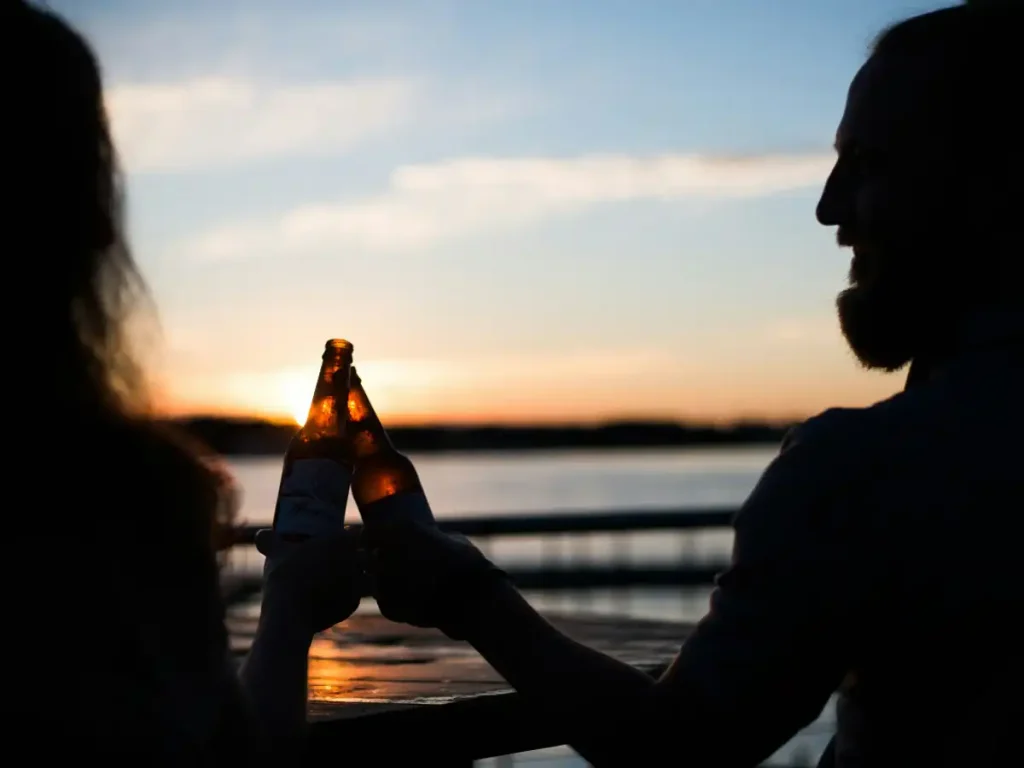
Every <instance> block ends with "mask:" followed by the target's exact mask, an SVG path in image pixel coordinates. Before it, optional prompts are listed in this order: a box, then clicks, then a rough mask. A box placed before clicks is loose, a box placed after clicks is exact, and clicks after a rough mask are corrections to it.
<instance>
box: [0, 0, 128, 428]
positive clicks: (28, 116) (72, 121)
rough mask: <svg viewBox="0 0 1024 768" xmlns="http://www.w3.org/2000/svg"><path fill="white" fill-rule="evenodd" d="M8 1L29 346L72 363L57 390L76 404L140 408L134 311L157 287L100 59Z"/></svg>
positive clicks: (78, 40)
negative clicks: (131, 332)
mask: <svg viewBox="0 0 1024 768" xmlns="http://www.w3.org/2000/svg"><path fill="white" fill-rule="evenodd" d="M0 6H2V9H3V10H2V11H0V13H2V15H3V23H2V24H0V30H2V31H0V37H2V38H3V41H2V46H3V48H4V49H5V50H6V51H7V52H8V53H9V54H13V55H12V56H11V60H10V64H9V65H8V66H4V67H0V70H2V71H0V77H2V78H3V80H4V84H3V87H4V93H5V102H6V104H5V112H6V113H7V114H8V115H10V116H11V119H10V120H9V121H8V120H5V122H7V128H8V130H9V131H10V133H9V134H8V135H9V136H10V137H11V138H10V140H9V141H10V143H9V145H8V147H9V150H8V153H9V154H10V156H11V162H10V165H9V166H8V170H7V171H5V174H4V175H5V180H4V181H3V183H4V184H5V185H6V186H8V188H9V189H8V195H6V197H8V199H9V202H6V203H5V205H4V209H5V213H4V218H5V221H4V222H3V231H4V232H5V233H6V237H5V239H6V241H7V245H8V247H9V248H12V251H11V252H9V254H8V257H7V259H5V261H6V262H7V268H8V269H9V270H10V271H12V272H20V273H22V274H21V275H20V276H21V278H22V279H20V280H14V281H11V283H12V284H13V285H16V286H18V288H19V290H22V291H24V293H25V295H24V296H20V297H17V298H18V299H20V300H21V303H22V306H23V307H24V306H25V305H27V306H28V307H30V309H29V311H28V312H26V311H25V309H22V310H21V311H22V313H23V317H22V320H23V322H22V323H20V324H19V326H20V327H19V333H24V334H25V336H24V338H23V339H22V341H24V342H25V347H26V348H25V352H26V353H27V354H28V356H29V358H30V359H32V358H34V357H35V356H36V355H40V356H43V357H45V358H46V359H48V360H51V361H53V364H56V365H57V366H59V367H60V369H61V372H62V375H61V377H60V378H61V381H60V385H59V386H58V387H55V391H54V392H53V395H54V396H55V397H57V398H58V400H59V401H60V402H61V404H62V405H63V406H64V407H65V408H67V407H70V408H72V409H74V410H76V411H78V410H79V409H81V412H84V413H93V412H97V411H104V412H114V413H125V412H128V411H131V410H135V409H137V408H139V407H140V406H142V405H143V404H144V387H143V381H142V377H141V375H140V372H139V369H138V366H137V365H136V362H135V359H134V357H133V355H132V352H131V349H130V345H129V341H128V321H129V319H130V317H131V316H132V312H133V310H135V309H141V306H140V303H141V301H142V300H144V299H145V296H146V291H145V285H144V283H143V281H142V279H141V277H140V275H139V273H138V271H137V269H136V266H135V263H134V261H133V260H132V256H131V253H130V251H129V249H128V244H127V242H126V239H125V233H124V225H123V220H122V202H123V201H122V190H121V183H120V175H119V172H118V168H117V158H116V153H115V151H114V146H113V142H112V140H111V135H110V129H109V126H108V123H107V116H106V112H105V110H104V106H103V91H102V82H101V77H100V70H99V65H98V63H97V60H96V57H95V56H94V54H93V53H92V51H91V50H90V48H89V45H88V44H87V43H86V41H85V40H84V39H83V38H82V37H81V36H80V35H79V34H78V33H76V32H75V31H74V30H72V29H71V28H70V27H69V26H68V25H67V24H65V23H64V22H63V21H62V20H61V19H59V18H58V17H57V16H55V15H54V14H52V13H49V12H47V11H45V10H41V9H39V8H36V7H33V6H30V5H28V4H27V3H24V2H22V1H21V0H2V2H0ZM15 261H16V263H12V262H15ZM9 285H10V284H9ZM9 290H10V287H9ZM37 383H38V382H37Z"/></svg>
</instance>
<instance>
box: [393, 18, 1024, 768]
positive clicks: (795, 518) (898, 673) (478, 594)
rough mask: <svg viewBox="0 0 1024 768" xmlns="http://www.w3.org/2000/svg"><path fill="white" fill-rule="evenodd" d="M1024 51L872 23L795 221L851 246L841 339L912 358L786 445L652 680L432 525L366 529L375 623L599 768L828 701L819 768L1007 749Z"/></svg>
mask: <svg viewBox="0 0 1024 768" xmlns="http://www.w3.org/2000/svg"><path fill="white" fill-rule="evenodd" d="M1021 40H1024V8H1022V5H1021V4H1020V3H1006V2H1004V3H985V4H983V5H978V6H975V5H974V4H971V5H970V6H958V7H953V8H948V9H943V10H939V11H936V12H933V13H929V14H924V15H921V16H917V17H914V18H911V19H909V20H907V21H904V22H902V23H900V24H898V25H896V26H895V27H893V28H891V29H889V30H888V31H887V32H885V33H884V34H883V35H882V36H881V38H880V39H879V40H878V42H877V43H876V45H875V47H874V50H873V52H872V54H871V56H870V58H869V60H868V61H867V63H866V64H865V65H864V66H863V67H862V68H861V70H860V71H859V72H858V73H857V75H856V77H855V79H854V80H853V83H852V85H851V87H850V90H849V96H848V100H847V105H846V110H845V113H844V115H843V117H842V121H841V124H840V126H839V129H838V135H837V137H836V148H837V151H838V160H837V162H836V165H835V168H834V170H833V172H832V173H831V175H830V177H829V179H828V182H827V184H826V186H825V189H824V192H823V194H822V197H821V201H820V203H819V205H818V210H817V214H818V219H819V220H820V222H821V223H822V224H825V225H828V226H836V227H838V239H839V242H840V244H841V245H843V246H848V247H852V249H853V259H852V265H851V269H850V285H849V287H848V288H847V289H846V290H844V291H843V292H842V293H841V294H840V296H839V299H838V302H837V305H838V311H839V318H840V322H841V326H842V330H843V333H844V335H845V337H846V339H847V340H848V342H849V345H850V347H851V349H852V350H853V352H854V353H855V355H856V357H857V358H858V359H859V360H860V362H861V363H862V364H863V365H865V366H867V367H869V368H872V369H882V370H885V371H896V370H899V369H901V368H903V367H904V366H906V365H907V364H908V363H909V364H910V374H909V376H908V382H907V387H906V388H905V390H904V391H903V392H901V393H899V394H897V395H895V396H894V397H891V398H889V399H887V400H885V401H883V402H880V403H877V404H875V405H873V406H871V407H868V408H844V409H839V408H836V409H830V410H827V411H825V412H824V413H821V414H819V415H818V416H816V417H814V418H811V419H809V420H808V421H806V422H805V423H803V424H802V425H800V426H799V427H797V428H795V429H794V430H792V431H791V433H790V434H789V435H787V437H786V439H785V441H784V443H783V446H782V450H781V452H780V454H779V456H778V457H777V458H776V459H775V460H774V461H773V462H772V464H771V465H770V466H769V467H768V469H767V470H766V471H765V473H764V475H763V476H762V478H761V479H760V481H759V482H758V484H757V486H756V488H755V489H754V491H753V492H752V493H751V495H750V497H749V498H748V499H747V501H746V502H745V503H744V505H743V507H742V509H741V510H740V512H739V514H738V516H737V518H736V521H735V533H736V537H735V544H734V551H733V560H732V564H731V566H730V568H729V569H728V570H727V571H726V572H725V573H723V574H722V575H721V576H720V577H719V579H718V581H717V585H716V589H715V591H714V593H713V597H712V601H711V608H710V611H709V612H708V614H707V616H706V617H705V618H704V619H703V620H702V621H701V622H700V623H699V625H698V626H697V628H696V630H695V632H694V633H693V634H692V635H691V636H690V637H689V638H687V640H686V642H685V643H684V644H683V646H682V648H681V650H680V652H679V654H678V656H677V658H676V659H675V660H674V662H673V663H672V664H671V665H670V667H669V669H668V670H667V671H666V672H665V674H664V675H663V676H662V677H661V678H660V679H658V680H654V679H652V678H650V677H649V676H646V675H643V674H641V673H639V672H638V671H636V670H634V669H632V668H630V667H628V666H626V665H624V664H621V663H619V662H617V661H614V660H612V659H610V658H608V657H607V656H604V655H602V654H599V653H596V652H595V651H593V650H591V649H589V648H585V647H583V646H581V645H579V644H577V643H575V642H574V641H572V640H571V639H569V638H567V637H565V636H563V635H561V634H559V633H558V632H557V631H556V630H555V629H553V628H552V627H551V626H550V625H549V624H547V622H545V621H544V620H543V618H541V617H540V616H539V615H538V614H537V613H536V612H535V611H533V609H532V608H531V607H530V606H529V605H528V604H527V603H526V601H525V600H523V599H522V598H521V597H520V596H519V595H518V594H517V593H516V591H515V590H514V589H513V587H512V586H511V585H510V584H509V583H508V582H507V580H505V579H503V578H501V576H500V575H498V576H495V575H493V574H495V571H494V569H493V568H489V563H488V561H487V560H486V559H485V558H484V557H483V556H482V555H481V554H480V553H479V552H478V551H477V550H476V549H475V548H473V547H472V545H470V544H468V543H467V542H465V541H461V540H458V539H455V538H453V537H448V536H445V535H444V534H441V533H439V532H437V531H432V530H426V529H415V528H411V527H407V528H403V529H400V530H399V529H395V530H392V531H390V532H388V534H387V535H384V536H380V537H379V541H378V542H377V545H378V546H379V550H378V551H377V552H376V558H377V564H376V566H375V570H376V580H377V587H376V595H377V598H378V603H379V605H380V607H381V610H382V612H383V613H384V614H385V615H386V616H388V617H390V618H392V619H395V620H399V621H405V622H409V623H414V624H420V625H431V626H439V627H440V628H441V629H442V630H444V631H445V632H448V633H449V634H450V635H452V636H455V637H462V638H465V639H467V640H468V641H469V642H470V643H472V644H473V645H474V646H475V647H476V648H477V649H478V650H479V651H480V652H481V653H482V654H483V656H484V657H485V658H486V659H487V660H488V661H489V662H490V663H491V664H492V665H493V666H494V667H495V669H496V670H497V671H498V672H499V673H501V674H502V676H503V677H505V679H506V680H508V681H509V683H511V684H512V685H513V686H514V687H515V688H516V689H517V690H518V691H519V692H520V693H521V694H522V695H523V697H524V699H525V700H527V701H528V702H530V703H531V704H532V705H533V706H534V707H536V708H537V710H538V711H540V712H541V713H543V715H544V716H546V717H547V718H549V719H555V720H560V722H562V723H563V724H564V727H565V729H566V731H565V732H566V738H567V741H568V742H569V743H570V744H572V746H574V747H575V748H576V749H577V750H578V751H579V752H580V753H581V754H582V755H583V756H584V757H586V758H587V759H588V760H590V761H591V762H592V763H593V764H595V765H598V766H603V765H656V764H662V762H663V761H669V760H671V762H672V763H676V764H681V765H699V766H711V765H728V766H744V765H745V766H754V765H757V764H759V762H760V761H763V760H765V759H766V758H768V757H769V756H770V755H771V754H773V752H775V751H776V750H777V749H778V748H779V747H780V746H782V745H783V744H784V743H785V742H786V741H788V740H789V739H790V738H791V737H792V736H793V735H794V734H795V733H796V732H797V731H798V730H799V729H801V728H802V727H804V726H806V725H807V724H809V723H811V722H812V721H813V720H815V719H816V718H817V717H818V715H819V713H820V712H821V710H822V708H823V706H824V705H825V704H826V703H827V701H828V700H829V699H830V697H831V696H832V695H833V693H834V692H836V691H838V692H839V699H838V704H837V715H838V728H837V733H836V735H835V737H834V738H833V740H832V742H831V744H830V746H829V748H828V749H827V750H826V752H825V754H824V755H823V756H822V758H821V762H820V765H822V766H825V765H828V766H842V768H851V767H852V766H889V765H892V766H935V765H951V766H952V765H957V766H968V765H971V766H983V765H984V766H990V765H1004V764H1005V765H1009V764H1011V761H1010V758H1011V755H1013V756H1016V757H1017V759H1019V755H1016V752H1017V751H1018V749H1017V748H1016V746H1015V744H1014V743H1013V741H1014V740H1013V739H1012V738H1011V733H1012V732H1011V730H1010V724H1011V722H1012V723H1014V724H1016V723H1017V722H1019V719H1020V717H1019V716H1020V714H1021V711H1020V710H1021V707H1020V703H1019V702H1020V691H1021V685H1022V683H1024V675H1022V670H1021V666H1022V650H1021V649H1022V645H1021V637H1020V634H1021V633H1020V630H1019V629H1018V628H1017V627H1018V626H1019V615H1018V614H1019V613H1020V612H1021V609H1022V608H1024V577H1022V572H1021V568H1020V567H1019V566H1018V565H1017V562H1018V550H1019V547H1020V542H1021V541H1024V535H1022V534H1024V525H1022V518H1024V515H1022V512H1024V469H1022V467H1021V466H1020V457H1021V442H1020V441H1021V439H1022V435H1024V406H1022V398H1024V280H1022V277H1024V275H1022V265H1024V253H1022V252H1021V246H1020V242H1021V239H1020V231H1019V224H1020V222H1021V214H1020V211H1021V209H1022V204H1024V194H1022V192H1021V189H1022V184H1021V180H1022V179H1024V167H1022V151H1021V141H1020V130H1019V127H1018V124H1017V122H1016V121H1015V120H1014V119H1013V117H1014V115H1013V111H1014V110H1015V109H1016V107H1017V103H1016V102H1018V101H1019V100H1020V95H1021V93H1022V92H1024V88H1022V84H1024V77H1022V75H1024V72H1022V61H1024V58H1022V55H1021V53H1020V52H1019V49H1018V45H1019V44H1020V42H1021ZM1011 718H1013V719H1012V720H1011ZM1013 764H1019V763H1016V762H1014V763H1013Z"/></svg>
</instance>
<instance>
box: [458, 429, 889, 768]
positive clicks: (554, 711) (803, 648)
mask: <svg viewBox="0 0 1024 768" xmlns="http://www.w3.org/2000/svg"><path fill="white" fill-rule="evenodd" d="M833 419H842V420H843V421H845V418H844V417H843V416H842V415H841V414H840V415H829V414H825V415H823V416H821V417H818V419H817V420H815V422H816V423H814V424H810V425H808V429H807V432H808V438H807V439H806V440H802V439H801V437H800V434H799V433H797V434H795V435H793V436H791V437H789V438H788V439H787V441H786V443H785V444H784V448H783V451H782V453H781V454H780V456H779V457H778V458H777V459H776V460H775V461H774V462H773V463H772V465H771V466H770V467H769V468H768V470H766V472H765V474H764V476H763V477H762V479H761V481H760V482H759V483H758V486H757V488H756V489H755V490H754V492H753V493H752V494H751V496H750V498H749V499H748V500H747V502H746V503H745V504H744V506H743V508H742V510H741V512H740V514H739V515H738V517H737V520H736V542H735V545H734V553H733V564H732V566H731V567H730V568H729V569H728V570H727V571H726V572H725V573H724V574H722V576H720V577H719V579H718V583H717V586H716V589H715V592H714V595H713V597H712V603H711V610H710V611H709V613H708V615H707V616H706V617H705V618H704V619H703V620H702V621H701V622H700V624H699V625H698V627H697V628H696V631H695V632H694V634H693V635H692V636H691V637H690V638H689V639H688V640H687V641H686V643H685V644H684V645H683V647H682V650H681V651H680V653H679V655H678V657H677V658H676V659H675V661H674V662H673V664H672V665H671V667H670V668H669V670H668V671H667V672H666V673H665V675H664V676H663V677H662V678H661V679H660V680H658V681H655V680H653V679H651V678H650V677H648V676H646V675H644V674H642V673H641V672H639V671H638V670H636V669H634V668H632V667H630V666H628V665H626V664H623V663H621V662H618V661H616V660H614V659H611V658H609V657H607V656H605V655H603V654H600V653H598V652H596V651H594V650H592V649H589V648H586V647H585V646H582V645H580V644H579V643H576V642H575V641H573V640H571V639H569V638H567V637H565V636H564V635H562V634H561V633H560V632H558V631H557V630H556V629H555V628H554V627H552V626H551V625H550V624H549V623H548V622H546V621H545V620H544V619H543V618H542V617H541V616H539V615H538V614H537V613H536V612H535V611H534V610H533V609H532V608H531V607H530V606H529V605H528V604H527V603H526V601H525V600H524V599H523V598H522V597H521V596H520V595H519V594H518V593H517V592H516V591H515V590H514V589H513V588H512V587H511V586H509V585H503V586H500V587H498V588H496V590H494V591H492V592H491V593H490V594H489V595H488V598H487V599H486V600H482V601H480V602H479V603H478V605H477V612H476V615H475V617H474V618H473V619H472V620H471V623H470V625H469V626H468V627H467V629H466V633H465V634H466V637H467V639H468V640H469V641H470V642H471V643H472V644H473V645H474V647H476V648H477V650H479V651H480V653H481V655H483V656H484V658H486V659H487V661H488V662H490V663H491V664H492V665H493V666H494V668H495V669H496V670H497V671H498V672H499V673H500V674H501V675H502V676H503V677H504V678H505V679H506V680H508V682H509V683H510V684H511V685H512V686H513V687H515V688H516V690H518V691H519V692H520V694H521V695H523V696H524V697H525V698H527V699H528V700H530V701H531V702H532V704H533V706H535V707H537V708H538V709H539V710H540V711H541V712H542V713H543V714H545V715H546V716H550V717H552V718H557V719H559V720H560V721H562V722H564V723H566V725H567V728H568V734H569V741H570V743H571V744H572V746H573V747H575V748H576V749H577V750H578V751H579V752H580V753H581V754H582V755H583V756H584V757H585V758H587V759H588V760H589V761H590V762H591V763H593V764H594V765H597V766H603V765H627V764H634V765H639V764H647V763H646V762H645V761H647V760H655V759H657V758H659V757H663V756H668V755H672V756H673V757H675V758H676V759H680V758H687V759H691V760H693V761H694V764H695V765H702V766H705V765H756V764H757V763H758V762H759V761H761V760H763V759H764V758H765V757H768V756H770V755H771V754H772V753H773V752H774V751H775V750H776V749H777V748H778V747H779V746H781V745H782V744H783V743H785V741H786V740H788V739H789V738H790V737H791V736H792V735H793V734H794V733H795V732H796V731H797V730H799V728H801V727H802V726H804V725H805V724H807V723H809V722H811V721H812V720H813V719H814V718H815V717H816V716H817V715H818V714H819V713H820V711H821V709H822V707H823V706H824V704H825V703H826V702H827V700H828V697H829V695H830V694H831V693H832V692H833V691H834V690H835V689H836V688H837V687H838V684H839V682H840V680H841V679H842V677H843V675H844V673H845V671H846V665H847V664H848V662H849V658H850V646H851V645H852V644H853V642H854V639H855V635H856V632H857V631H858V626H857V620H856V617H857V616H858V615H861V613H862V611H861V609H862V607H863V606H862V600H861V598H860V595H862V594H870V590H871V589H872V585H871V584H870V583H869V582H868V581H867V580H866V577H865V575H864V571H865V566H866V562H865V560H864V559H863V554H864V552H865V549H864V545H865V544H866V543H867V542H865V541H864V537H863V534H862V533H861V532H860V531H862V530H863V529H864V526H862V525H860V524H859V522H858V518H857V517H856V516H850V515H849V514H847V510H851V511H852V509H853V508H855V507H856V496H857V482H856V481H857V480H858V479H859V478H858V477H856V474H855V473H854V472H853V471H852V470H853V466H852V464H851V463H850V462H848V461H846V459H845V458H844V457H846V456H851V457H856V456H857V453H856V448H855V447H853V446H851V445H847V444H846V443H845V442H844V440H843V438H844V432H843V431H840V432H838V433H837V432H835V431H833V429H832V428H831V427H830V425H831V422H832V421H833ZM855 523H857V524H855Z"/></svg>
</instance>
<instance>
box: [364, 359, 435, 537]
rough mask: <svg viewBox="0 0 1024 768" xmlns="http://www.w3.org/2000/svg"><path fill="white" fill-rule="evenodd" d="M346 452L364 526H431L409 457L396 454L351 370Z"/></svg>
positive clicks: (425, 496) (431, 514) (428, 508)
mask: <svg viewBox="0 0 1024 768" xmlns="http://www.w3.org/2000/svg"><path fill="white" fill-rule="evenodd" d="M348 419H349V440H348V442H349V449H350V451H351V455H352V458H353V461H354V464H355V469H354V471H353V473H352V498H353V499H355V502H356V506H357V507H358V508H359V514H360V516H361V517H362V518H363V524H364V525H367V526H372V525H374V524H375V523H377V522H378V521H396V522H399V521H403V520H418V521H420V522H423V523H428V524H431V525H432V524H433V523H434V515H433V513H432V512H431V511H430V504H429V503H428V502H427V495H426V494H425V493H424V492H423V485H422V484H421V483H420V478H419V475H418V474H417V473H416V468H415V467H414V466H413V464H412V462H411V461H410V460H409V457H408V456H405V455H404V454H402V453H399V452H398V450H397V449H396V448H395V446H394V444H392V442H391V438H390V437H388V433H387V431H386V430H385V429H384V425H383V424H381V422H380V419H379V418H378V417H377V413H376V411H374V410H373V406H372V405H371V404H370V399H369V398H368V397H367V396H366V390H364V389H363V383H362V380H361V379H360V378H359V374H358V373H356V371H355V369H352V379H351V386H350V387H349V393H348Z"/></svg>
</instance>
